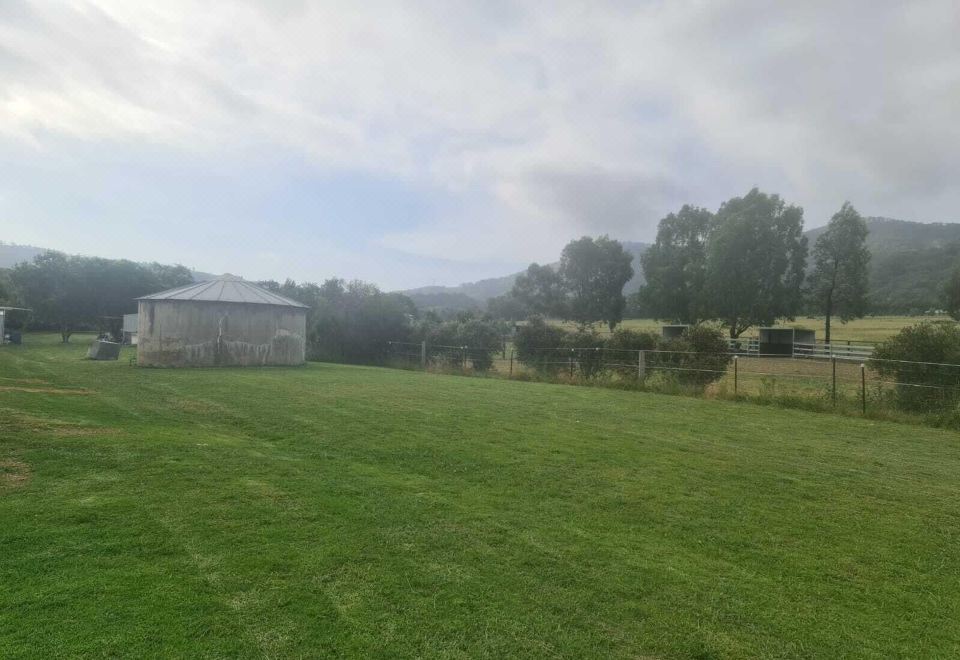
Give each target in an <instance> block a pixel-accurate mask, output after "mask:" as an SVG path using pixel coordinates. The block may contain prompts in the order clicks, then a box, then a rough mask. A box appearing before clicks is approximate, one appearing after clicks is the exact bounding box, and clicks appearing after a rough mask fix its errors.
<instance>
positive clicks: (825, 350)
mask: <svg viewBox="0 0 960 660" xmlns="http://www.w3.org/2000/svg"><path fill="white" fill-rule="evenodd" d="M728 342H729V346H730V352H731V353H734V354H736V355H749V356H754V357H760V356H763V357H798V358H804V357H805V358H818V359H824V360H829V359H831V358H837V359H838V360H855V361H860V362H863V361H864V360H869V359H870V358H871V357H872V356H873V349H874V346H873V345H871V344H864V343H857V344H854V343H852V342H831V343H829V344H827V343H824V342H816V343H812V344H804V343H794V344H776V345H775V346H776V347H777V348H776V350H770V349H769V348H765V350H764V351H763V352H761V350H760V349H761V344H760V340H759V339H757V338H756V337H744V338H738V339H729V340H728Z"/></svg>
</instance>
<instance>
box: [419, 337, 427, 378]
mask: <svg viewBox="0 0 960 660" xmlns="http://www.w3.org/2000/svg"><path fill="white" fill-rule="evenodd" d="M420 368H421V369H423V370H424V371H426V370H427V342H426V341H422V342H420Z"/></svg>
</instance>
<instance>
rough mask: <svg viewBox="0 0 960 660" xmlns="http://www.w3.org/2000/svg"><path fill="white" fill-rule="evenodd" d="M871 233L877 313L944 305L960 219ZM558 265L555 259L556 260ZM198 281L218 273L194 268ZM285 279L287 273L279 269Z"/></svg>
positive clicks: (471, 302)
mask: <svg viewBox="0 0 960 660" xmlns="http://www.w3.org/2000/svg"><path fill="white" fill-rule="evenodd" d="M867 225H868V227H869V228H870V233H869V235H868V237H867V245H868V247H869V248H870V252H871V253H872V255H873V258H872V260H871V264H870V303H871V310H872V311H873V312H874V313H886V314H912V313H919V312H923V311H927V310H930V309H937V308H939V307H940V306H941V303H940V291H941V288H942V286H943V283H944V281H945V280H946V278H947V275H948V274H949V273H950V272H951V271H952V270H953V268H955V267H956V266H957V265H958V264H960V224H951V223H939V222H938V223H921V222H909V221H905V220H895V219H892V218H883V217H871V218H867ZM823 230H824V228H823V227H817V228H815V229H811V230H809V231H807V232H806V236H807V237H808V238H809V240H810V246H811V247H812V246H813V243H814V242H815V241H816V239H817V237H818V236H819V235H820V234H821V233H822V232H823ZM623 245H624V247H625V248H626V249H627V250H628V251H629V252H630V253H631V254H633V257H634V260H633V267H634V271H635V275H634V277H633V279H631V280H630V281H629V282H628V283H627V285H626V286H625V287H624V293H626V294H628V295H629V294H631V293H634V292H636V291H637V290H638V289H639V288H640V287H641V286H642V285H643V282H644V280H643V272H642V268H641V266H640V255H642V254H643V252H644V251H645V250H646V249H647V248H648V247H649V244H647V243H639V242H631V241H624V242H623ZM44 251H45V250H44V248H41V247H36V246H32V245H16V244H11V243H3V242H0V268H9V267H11V266H13V265H14V264H16V263H19V262H22V261H29V260H31V259H33V257H34V256H36V255H37V254H41V253H42V252H44ZM552 265H554V266H555V265H556V264H552ZM517 275H519V273H511V274H509V275H504V276H502V277H494V278H489V279H484V280H480V281H477V282H468V283H465V284H461V285H459V286H426V287H420V288H416V289H409V290H406V291H402V292H401V293H404V294H406V295H407V296H409V297H410V298H411V299H412V300H413V301H414V303H415V304H416V305H417V306H418V307H419V308H421V309H431V308H444V309H448V310H467V309H477V308H482V307H483V306H484V305H485V303H486V301H487V300H489V299H490V298H494V297H496V296H499V295H502V294H504V293H507V292H508V291H509V290H510V289H511V288H512V287H513V283H514V281H515V280H516V278H517ZM193 276H194V278H195V279H196V280H198V281H199V280H205V279H211V278H212V277H213V275H210V274H209V273H204V272H200V271H194V272H193ZM278 278H280V279H282V278H283V274H282V273H278Z"/></svg>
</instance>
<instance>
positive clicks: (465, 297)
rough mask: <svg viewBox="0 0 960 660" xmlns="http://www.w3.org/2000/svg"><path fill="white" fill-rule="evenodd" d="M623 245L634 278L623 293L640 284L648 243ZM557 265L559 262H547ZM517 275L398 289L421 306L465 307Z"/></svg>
mask: <svg viewBox="0 0 960 660" xmlns="http://www.w3.org/2000/svg"><path fill="white" fill-rule="evenodd" d="M621 243H622V244H623V247H624V249H625V250H626V251H627V252H629V253H630V254H632V255H633V278H631V279H630V281H629V282H627V283H626V285H625V286H624V287H623V291H624V293H625V294H627V295H629V294H631V293H634V292H636V291H638V290H639V289H640V287H641V286H643V283H644V279H643V269H642V268H641V267H640V255H641V254H643V253H644V252H645V251H646V249H647V248H648V247H650V244H649V243H638V242H633V241H621ZM549 265H550V266H553V267H556V266H558V265H559V262H554V263H552V264H549ZM518 275H520V273H519V272H517V273H511V274H510V275H504V276H503V277H493V278H490V279H486V280H480V281H479V282H467V283H465V284H460V285H458V286H424V287H419V288H416V289H407V290H406V291H401V292H400V293H403V294H404V295H406V296H409V297H410V299H411V300H413V302H414V303H415V304H416V305H417V307H419V308H421V309H430V308H438V307H443V308H446V309H454V310H466V309H471V308H474V307H482V306H483V305H484V304H485V303H486V302H487V300H489V299H490V298H496V297H497V296H502V295H503V294H505V293H507V292H508V291H510V289H512V288H513V283H514V281H515V280H516V279H517V276H518Z"/></svg>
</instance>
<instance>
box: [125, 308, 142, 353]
mask: <svg viewBox="0 0 960 660" xmlns="http://www.w3.org/2000/svg"><path fill="white" fill-rule="evenodd" d="M139 325H140V315H139V314H124V315H123V343H124V344H125V345H127V346H136V345H137V330H138V326H139Z"/></svg>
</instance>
